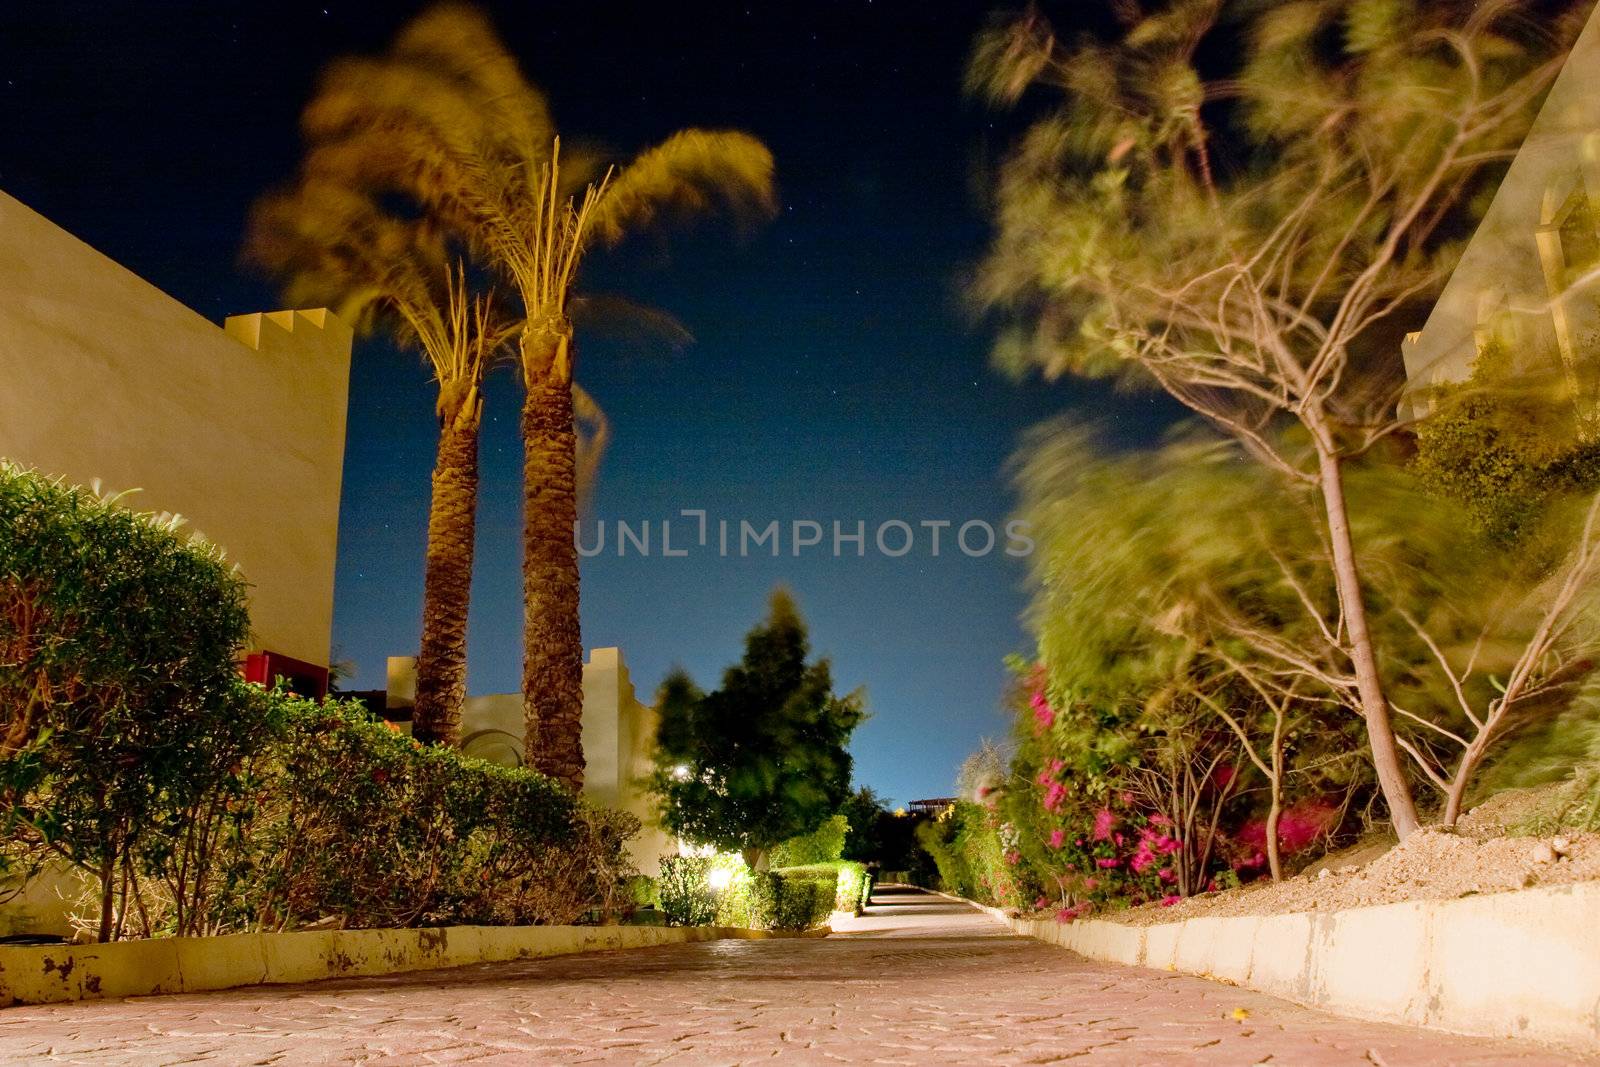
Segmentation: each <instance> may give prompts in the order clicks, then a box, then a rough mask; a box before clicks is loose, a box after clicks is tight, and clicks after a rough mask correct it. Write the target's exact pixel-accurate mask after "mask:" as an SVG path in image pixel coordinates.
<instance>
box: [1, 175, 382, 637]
mask: <svg viewBox="0 0 1600 1067" xmlns="http://www.w3.org/2000/svg"><path fill="white" fill-rule="evenodd" d="M350 344H351V333H350V330H349V329H348V328H347V327H346V326H345V325H344V324H343V323H341V322H339V320H338V319H336V318H334V316H332V315H331V314H329V313H328V312H326V311H322V310H316V311H278V312H272V313H268V314H254V315H237V316H234V317H232V318H230V319H228V320H227V323H226V325H225V326H223V327H221V328H219V327H217V326H216V325H214V324H213V323H211V322H209V321H208V320H206V319H205V318H203V317H201V316H200V315H198V314H196V313H195V312H193V311H191V310H190V309H189V308H187V307H185V306H183V305H182V304H180V303H178V302H177V301H176V300H174V299H172V298H171V297H169V296H167V295H166V294H165V293H163V292H161V291H160V290H159V289H157V288H155V287H154V286H153V285H151V284H150V283H148V282H146V281H144V280H143V279H142V278H139V277H138V276H136V275H134V274H133V273H132V272H130V271H128V270H127V269H125V268H123V267H121V266H119V265H118V264H116V263H114V262H112V261H111V260H110V259H107V258H106V257H105V256H103V255H101V254H100V253H99V252H96V251H95V250H94V249H92V248H90V247H89V246H88V245H86V244H84V243H83V242H82V241H79V240H78V239H77V238H75V237H73V236H72V235H71V234H69V233H67V232H66V231H64V230H62V229H61V228H60V227H58V226H56V225H54V224H53V223H51V222H50V221H49V220H47V219H45V218H44V217H43V216H41V215H39V214H38V213H36V212H34V211H32V210H30V209H29V208H27V207H25V206H23V205H22V204H21V203H19V202H18V201H16V200H15V199H13V198H11V197H9V196H7V195H5V194H4V193H0V457H4V458H6V459H10V460H13V461H16V462H18V463H21V464H24V465H27V466H32V467H36V468H38V469H39V470H41V471H43V472H45V473H47V474H50V475H54V476H60V477H63V478H65V479H66V480H68V481H70V482H75V483H80V484H85V485H87V484H89V483H90V482H92V481H94V480H96V479H98V480H99V482H100V484H101V488H102V489H103V490H104V491H112V492H121V491H125V490H130V489H138V490H140V492H138V493H137V494H135V495H134V496H132V497H130V498H129V501H128V503H129V505H130V506H131V507H134V508H137V509H140V510H149V511H166V512H174V513H177V514H179V515H182V516H184V517H185V518H186V519H188V521H189V526H190V528H191V529H193V530H196V531H198V532H200V533H202V534H204V535H205V536H206V537H207V538H209V539H210V540H212V541H214V542H216V543H217V544H219V545H221V546H222V547H223V548H224V549H225V550H226V551H227V554H228V557H229V559H231V560H232V561H234V562H235V563H236V564H238V566H239V568H240V570H241V571H242V572H243V574H244V577H245V578H246V580H248V581H249V583H250V586H251V590H250V594H251V603H250V618H251V622H252V624H253V627H254V630H255V636H254V638H253V641H254V645H255V647H256V648H260V649H265V650H269V651H273V652H278V653H281V654H284V655H288V656H292V657H294V658H296V659H301V660H306V661H308V662H311V663H314V664H317V665H319V666H320V665H326V664H327V663H328V662H329V645H330V643H331V639H332V628H333V570H334V555H335V552H336V550H337V547H338V526H339V491H340V483H341V475H342V471H343V465H344V435H345V410H346V402H347V396H348V391H349V382H350Z"/></svg>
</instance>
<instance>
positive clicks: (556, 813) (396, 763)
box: [0, 463, 639, 940]
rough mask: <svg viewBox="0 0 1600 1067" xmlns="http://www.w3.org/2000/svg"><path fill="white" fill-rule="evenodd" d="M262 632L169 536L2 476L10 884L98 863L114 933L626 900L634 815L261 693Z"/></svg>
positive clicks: (2, 663) (283, 925) (102, 919)
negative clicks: (257, 648)
mask: <svg viewBox="0 0 1600 1067" xmlns="http://www.w3.org/2000/svg"><path fill="white" fill-rule="evenodd" d="M248 628H249V627H248V618H247V615H246V611H245V587H244V584H243V582H242V581H241V580H240V579H239V577H238V576H237V575H236V574H235V573H234V572H233V571H232V569H231V568H230V567H229V566H228V564H227V563H226V561H225V560H224V559H223V557H222V554H221V553H220V552H219V551H218V550H217V549H216V548H214V547H212V546H210V545H208V544H206V543H204V542H203V541H199V540H197V539H194V538H191V537H186V536H183V535H182V534H181V533H180V527H179V524H178V523H177V522H176V521H175V520H172V519H167V518H158V517H153V516H149V515H141V514H137V513H135V512H132V511H129V510H127V509H126V508H124V507H122V506H120V505H119V504H118V503H117V502H116V501H114V500H105V499H101V498H100V497H98V496H96V495H95V494H93V493H91V492H88V491H87V490H84V489H79V488H73V487H68V486H64V485H62V484H61V483H59V482H54V481H50V480H48V479H45V478H42V477H40V476H39V475H37V474H35V473H33V472H29V471H24V470H21V469H20V468H17V467H15V466H12V465H9V464H4V463H0V823H3V826H0V829H3V831H4V833H3V834H0V875H8V876H13V877H14V876H16V875H26V874H27V873H29V872H31V871H32V870H34V869H36V868H37V867H38V866H40V865H41V864H43V863H44V862H46V861H48V860H51V859H63V860H66V861H67V862H69V863H71V864H74V865H76V866H77V867H79V868H80V869H82V870H84V871H85V872H87V873H88V874H89V875H90V876H91V878H92V879H93V880H94V882H95V886H96V889H95V892H94V894H93V899H92V900H89V901H87V902H85V904H84V906H82V907H81V908H80V921H81V922H82V923H83V924H84V925H86V926H90V927H92V928H93V929H94V930H95V932H96V933H97V934H98V936H99V937H100V938H101V939H102V940H108V939H112V938H116V937H121V936H145V937H150V936H156V935H161V934H178V935H195V934H209V933H222V932H227V931H233V930H251V929H254V930H259V929H289V928H292V927H295V926H297V925H303V924H305V923H308V922H313V921H328V922H332V923H334V924H336V925H339V926H346V927H354V926H408V925H421V924H431V923H441V922H481V923H566V922H572V921H574V920H576V919H578V918H580V917H581V916H583V915H585V914H586V913H590V912H595V911H599V912H601V913H607V912H610V911H611V910H613V909H614V908H616V907H617V906H618V905H619V904H620V903H621V899H620V897H621V890H622V886H623V885H624V884H625V882H626V880H627V878H628V877H629V876H630V875H631V874H632V873H633V872H632V869H631V867H630V865H629V863H628V859H627V853H626V844H627V840H628V838H629V837H630V836H631V835H632V834H634V833H636V832H637V831H638V828H639V823H638V820H637V819H635V818H634V817H633V816H631V815H626V814H623V813H618V812H610V811H604V810H600V809H595V808H591V807H589V806H588V805H585V804H583V803H581V802H578V801H574V799H573V798H572V797H571V796H570V794H568V793H567V792H566V791H565V790H564V789H562V788H561V787H560V786H559V785H557V784H556V783H554V782H552V781H551V780H549V779H547V778H544V777H543V776H541V775H538V774H536V773H534V772H532V771H526V770H509V769H506V768H501V767H496V766H493V765H490V764H487V763H484V762H482V761H479V760H474V759H470V758H468V757H465V756H462V755H461V754H460V753H459V752H457V751H455V750H452V749H443V748H424V747H422V746H420V745H418V744H416V743H415V742H413V741H411V740H410V739H409V738H406V737H404V736H402V735H400V734H398V733H397V732H395V731H394V730H393V729H392V728H390V727H388V726H386V725H384V724H382V723H378V722H374V721H372V720H371V719H370V718H369V717H368V716H367V715H366V714H365V712H364V711H362V710H361V709H360V708H359V707H357V706H355V705H350V706H343V705H339V704H336V703H324V704H317V703H313V702H310V701H305V700H300V699H297V698H293V697H290V696H287V695H285V694H281V693H272V692H267V691H265V690H262V689H260V688H259V687H256V686H253V685H249V684H247V683H245V682H243V681H242V680H241V679H240V678H239V675H238V670H237V661H238V659H239V657H240V652H241V650H242V648H243V644H244V640H245V638H246V636H247V634H248Z"/></svg>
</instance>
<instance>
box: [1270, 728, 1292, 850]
mask: <svg viewBox="0 0 1600 1067" xmlns="http://www.w3.org/2000/svg"><path fill="white" fill-rule="evenodd" d="M1288 707H1289V698H1288V697H1284V698H1282V702H1281V703H1279V704H1276V705H1274V707H1273V709H1272V760H1271V762H1270V764H1269V766H1270V767H1271V768H1272V773H1271V774H1270V775H1269V776H1268V781H1267V784H1268V786H1269V787H1270V788H1271V789H1272V806H1271V807H1270V808H1269V809H1268V810H1267V871H1268V873H1270V874H1271V875H1272V880H1273V881H1274V882H1281V881H1282V880H1283V854H1282V853H1283V850H1282V848H1281V847H1280V846H1279V843H1278V820H1279V819H1280V818H1281V817H1282V815H1283V719H1284V716H1285V715H1286V714H1287V713H1288Z"/></svg>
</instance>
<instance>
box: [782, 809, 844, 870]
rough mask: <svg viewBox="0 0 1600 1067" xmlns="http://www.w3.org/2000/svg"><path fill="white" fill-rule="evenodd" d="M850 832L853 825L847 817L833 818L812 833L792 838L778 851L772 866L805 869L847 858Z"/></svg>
mask: <svg viewBox="0 0 1600 1067" xmlns="http://www.w3.org/2000/svg"><path fill="white" fill-rule="evenodd" d="M849 832H850V823H849V821H848V820H847V819H846V817H845V816H843V815H833V816H830V817H829V818H827V819H824V820H823V822H822V825H821V826H818V827H817V828H816V829H815V830H813V831H811V832H810V833H809V834H801V835H800V836H799V837H791V838H789V840H787V841H784V842H782V843H781V844H779V845H778V846H777V847H776V848H774V849H773V850H772V856H771V863H772V866H774V867H805V866H809V865H811V864H814V863H828V862H831V861H833V860H837V859H838V858H839V857H840V856H842V855H844V843H845V838H846V836H847V835H848V834H849Z"/></svg>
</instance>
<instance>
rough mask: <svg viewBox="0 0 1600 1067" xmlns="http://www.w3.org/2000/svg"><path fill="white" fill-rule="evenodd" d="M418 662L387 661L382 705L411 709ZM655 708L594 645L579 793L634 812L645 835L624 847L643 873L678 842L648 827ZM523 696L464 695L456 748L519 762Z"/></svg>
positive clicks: (652, 871) (586, 674) (656, 869)
mask: <svg viewBox="0 0 1600 1067" xmlns="http://www.w3.org/2000/svg"><path fill="white" fill-rule="evenodd" d="M416 692H417V673H416V660H415V659H413V658H412V657H409V656H395V657H391V658H390V660H389V678H388V690H387V704H388V706H389V707H390V708H391V709H397V710H398V709H404V708H408V707H410V706H411V704H412V702H413V701H414V700H415V698H416ZM656 722H657V718H656V711H655V709H654V708H652V707H650V706H649V705H647V704H644V703H642V702H641V701H640V700H639V699H638V696H637V695H636V694H635V692H634V688H633V681H632V679H631V678H630V677H629V676H628V666H627V664H626V663H624V662H623V660H622V652H621V650H620V649H616V648H596V649H592V650H591V651H590V652H589V659H588V662H586V663H585V664H584V665H583V758H584V771H583V795H584V796H585V797H587V798H588V799H589V800H591V801H592V802H594V803H595V804H599V805H601V806H603V807H608V808H617V809H619V810H622V811H626V812H629V813H630V814H633V815H637V816H638V817H639V821H640V822H642V823H643V824H644V830H643V831H642V832H641V833H640V834H639V836H638V837H636V838H635V839H634V841H633V843H632V845H631V846H630V848H629V854H630V855H631V856H632V858H633V861H634V863H635V864H636V865H637V866H638V868H639V871H640V873H642V874H648V875H650V876H652V877H654V876H655V875H657V874H659V873H660V871H661V858H662V857H663V856H669V855H674V854H675V853H676V852H677V845H676V843H675V842H674V841H673V840H672V838H671V837H670V836H669V835H668V834H667V833H666V832H665V831H663V830H662V829H660V828H659V827H658V826H655V825H653V823H654V813H653V809H652V804H651V798H650V796H649V794H648V793H646V792H645V791H644V789H643V788H642V787H641V780H642V779H643V778H644V777H645V776H646V775H648V774H649V773H650V770H651V767H652V763H653V760H654V755H655V739H656ZM524 736H525V735H524V731H523V724H522V694H521V693H494V694H489V695H485V696H475V697H468V698H467V699H466V702H465V704H463V706H462V709H461V749H462V751H464V752H466V753H467V754H468V755H472V756H477V757H479V758H480V759H486V760H489V761H491V762H493V763H498V764H500V765H502V766H506V767H520V766H521V765H522V760H523V738H524Z"/></svg>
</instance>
